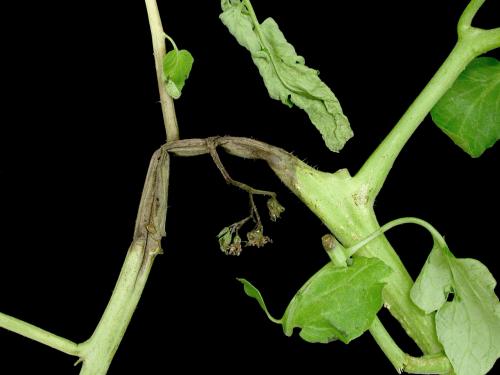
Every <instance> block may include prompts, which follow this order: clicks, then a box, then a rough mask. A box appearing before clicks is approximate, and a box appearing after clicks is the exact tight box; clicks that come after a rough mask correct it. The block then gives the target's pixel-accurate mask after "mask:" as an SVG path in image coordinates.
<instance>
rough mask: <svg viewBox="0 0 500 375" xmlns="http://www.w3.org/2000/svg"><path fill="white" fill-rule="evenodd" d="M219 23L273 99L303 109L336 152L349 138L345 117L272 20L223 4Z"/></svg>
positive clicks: (231, 0)
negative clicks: (242, 50)
mask: <svg viewBox="0 0 500 375" xmlns="http://www.w3.org/2000/svg"><path fill="white" fill-rule="evenodd" d="M222 10H223V13H222V14H221V15H220V19H221V20H222V22H223V23H224V25H225V26H226V27H227V28H228V29H229V31H230V33H231V34H232V35H233V36H234V37H235V38H236V40H237V41H238V43H239V44H240V45H242V46H243V47H245V48H246V49H247V50H248V51H249V52H250V54H251V56H252V59H253V62H254V63H255V65H257V67H258V69H259V72H260V75H261V76H262V78H263V80H264V84H265V86H266V88H267V90H268V92H269V95H270V96H271V98H273V99H277V100H280V101H281V102H282V103H284V104H285V105H287V106H289V107H292V106H293V105H296V106H297V107H299V108H301V109H303V110H304V111H305V112H306V113H307V114H308V116H309V119H310V120H311V122H312V123H313V124H314V126H315V127H316V128H317V129H318V130H319V132H320V133H321V135H322V137H323V139H324V141H325V143H326V145H327V147H328V148H329V149H330V150H332V151H335V152H338V151H340V150H341V149H342V147H344V144H345V143H346V142H347V141H348V140H349V139H350V138H351V137H352V135H353V133H352V130H351V128H350V125H349V121H348V119H347V117H346V116H345V115H344V114H343V112H342V108H341V106H340V103H339V101H338V100H337V98H336V97H335V95H334V94H333V92H332V91H331V90H330V88H329V87H328V86H327V85H326V84H325V83H323V81H321V79H320V78H319V72H318V71H317V70H314V69H311V68H309V67H307V66H306V65H305V64H304V58H303V57H302V56H299V55H297V53H296V52H295V49H294V47H293V46H292V45H291V44H290V43H288V42H287V40H286V39H285V37H284V35H283V33H282V32H281V30H280V29H279V27H278V25H277V24H276V22H275V21H274V20H273V19H272V18H267V19H266V20H265V21H264V22H263V23H262V24H259V23H258V22H257V20H256V17H255V14H254V13H253V9H249V8H247V6H246V5H245V2H242V1H240V0H222Z"/></svg>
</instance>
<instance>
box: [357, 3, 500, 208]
mask: <svg viewBox="0 0 500 375" xmlns="http://www.w3.org/2000/svg"><path fill="white" fill-rule="evenodd" d="M484 1H485V0H473V1H471V3H470V4H469V5H468V6H467V8H466V9H465V11H464V12H463V14H462V16H461V18H460V21H459V27H458V30H459V38H458V42H457V44H456V45H455V47H454V48H453V50H452V51H451V53H450V55H449V56H448V58H447V59H446V60H445V61H444V63H443V65H441V67H440V68H439V70H438V71H437V72H436V74H435V75H434V76H433V77H432V79H431V80H430V81H429V83H428V84H427V86H425V88H424V89H423V90H422V92H421V93H420V95H418V97H417V98H416V99H415V101H414V102H413V103H412V104H411V105H410V107H409V108H408V110H407V111H406V112H405V113H404V114H403V116H402V117H401V119H400V120H399V121H398V123H397V124H396V125H395V126H394V128H393V129H392V130H391V132H390V133H389V134H388V135H387V137H386V138H385V139H384V140H383V142H382V143H381V144H380V145H379V146H378V147H377V149H376V150H375V151H374V152H373V154H372V155H371V156H370V157H369V158H368V160H367V161H366V162H365V163H364V165H363V166H362V167H361V169H360V170H359V172H358V173H357V174H356V176H355V180H357V181H358V183H360V184H362V185H365V186H366V188H367V189H368V192H369V200H370V201H371V202H372V203H373V202H374V200H375V197H376V196H377V195H378V193H379V192H380V189H381V188H382V185H383V184H384V182H385V179H386V178H387V175H388V174H389V171H390V170H391V168H392V165H393V164H394V161H395V160H396V158H397V156H398V155H399V153H400V152H401V150H402V149H403V147H404V145H405V144H406V142H407V141H408V139H409V138H410V137H411V136H412V134H413V133H414V132H415V130H416V129H417V128H418V126H419V125H420V124H421V123H422V121H423V120H424V118H425V117H426V116H427V114H428V113H429V112H430V111H431V110H432V108H433V107H434V105H436V103H437V102H438V101H439V99H441V97H442V96H443V95H444V94H445V93H446V91H448V89H449V88H450V87H451V86H452V84H453V83H454V82H455V80H456V79H457V77H458V76H459V75H460V73H461V72H462V71H463V70H464V69H465V68H466V67H467V65H468V64H469V63H470V62H471V61H472V60H473V59H474V58H475V57H476V56H479V55H480V54H483V53H486V52H488V51H490V50H492V49H495V48H498V47H500V29H498V28H497V29H492V30H482V29H478V28H474V27H471V26H470V22H471V21H472V18H473V17H474V15H475V14H476V12H477V10H478V9H479V8H480V6H481V5H482V4H483V3H484Z"/></svg>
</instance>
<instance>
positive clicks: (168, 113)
mask: <svg viewBox="0 0 500 375" xmlns="http://www.w3.org/2000/svg"><path fill="white" fill-rule="evenodd" d="M146 8H147V12H148V19H149V27H150V29H151V39H152V42H153V54H154V59H155V67H156V79H157V80H158V91H159V92H160V103H161V111H162V113H163V123H164V125H165V132H166V134H167V142H171V141H176V140H178V139H179V127H178V125H177V118H176V116H175V107H174V101H173V99H172V98H171V97H170V95H168V93H167V90H166V88H165V84H164V82H163V56H165V54H166V53H167V50H166V47H165V32H164V31H163V26H162V23H161V18H160V12H159V10H158V5H157V4H156V0H146Z"/></svg>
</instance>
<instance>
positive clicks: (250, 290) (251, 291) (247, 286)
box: [236, 279, 281, 324]
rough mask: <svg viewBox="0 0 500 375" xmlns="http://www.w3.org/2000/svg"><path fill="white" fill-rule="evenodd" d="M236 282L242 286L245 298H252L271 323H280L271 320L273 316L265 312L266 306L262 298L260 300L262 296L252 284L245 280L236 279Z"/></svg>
mask: <svg viewBox="0 0 500 375" xmlns="http://www.w3.org/2000/svg"><path fill="white" fill-rule="evenodd" d="M236 280H238V281H239V282H240V283H242V284H243V288H244V290H245V294H246V295H247V296H249V297H252V298H254V299H256V300H257V302H258V303H259V306H260V307H261V308H262V310H264V312H265V313H266V315H267V317H268V318H269V320H270V321H272V322H274V323H278V324H280V323H281V320H278V319H275V318H273V316H272V315H271V314H270V313H269V311H268V310H267V307H266V304H265V302H264V298H262V294H260V292H259V290H258V289H257V288H256V287H254V286H253V285H252V283H250V281H248V280H245V279H236Z"/></svg>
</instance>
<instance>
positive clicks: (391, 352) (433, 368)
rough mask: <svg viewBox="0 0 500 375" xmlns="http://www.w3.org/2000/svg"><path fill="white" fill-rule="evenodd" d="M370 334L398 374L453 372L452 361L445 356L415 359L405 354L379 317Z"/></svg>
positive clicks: (436, 355)
mask: <svg viewBox="0 0 500 375" xmlns="http://www.w3.org/2000/svg"><path fill="white" fill-rule="evenodd" d="M370 334H371V335H372V336H373V338H374V339H375V341H376V342H377V344H378V346H380V348H381V349H382V351H383V352H384V354H385V355H386V356H387V358H388V359H389V361H391V363H392V365H393V366H394V368H395V369H396V371H397V372H398V373H401V372H403V371H404V372H407V373H409V374H448V373H450V371H451V370H452V367H451V363H450V361H449V360H448V358H447V357H446V356H445V355H443V354H432V355H424V356H422V357H413V356H410V355H409V354H406V353H405V352H403V351H402V350H401V348H400V347H399V346H398V344H396V342H395V341H394V339H393V338H392V337H391V335H390V334H389V332H387V330H386V329H385V327H384V326H383V324H382V322H381V321H380V320H379V319H378V317H375V319H374V321H373V323H372V325H371V327H370Z"/></svg>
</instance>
